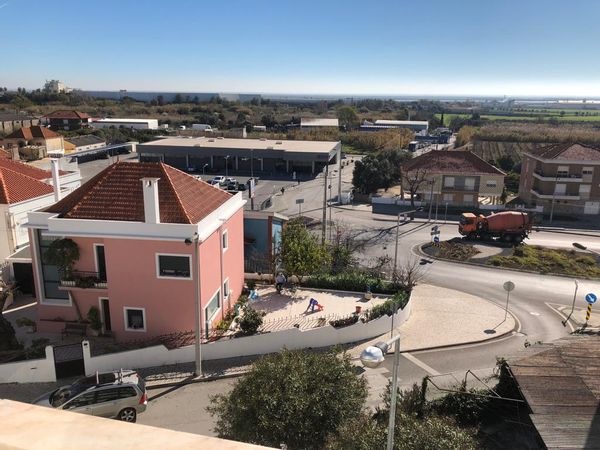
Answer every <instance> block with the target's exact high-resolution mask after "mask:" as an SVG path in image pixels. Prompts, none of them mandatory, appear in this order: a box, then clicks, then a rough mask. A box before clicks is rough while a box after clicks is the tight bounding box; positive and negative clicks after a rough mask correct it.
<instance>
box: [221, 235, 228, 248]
mask: <svg viewBox="0 0 600 450" xmlns="http://www.w3.org/2000/svg"><path fill="white" fill-rule="evenodd" d="M222 240H223V242H222V246H223V251H225V250H227V248H228V247H229V233H227V231H223V237H222Z"/></svg>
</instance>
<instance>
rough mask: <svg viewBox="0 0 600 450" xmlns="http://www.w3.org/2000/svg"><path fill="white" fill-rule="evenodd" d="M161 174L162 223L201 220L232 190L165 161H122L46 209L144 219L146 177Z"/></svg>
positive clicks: (62, 213)
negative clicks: (226, 190) (185, 171)
mask: <svg viewBox="0 0 600 450" xmlns="http://www.w3.org/2000/svg"><path fill="white" fill-rule="evenodd" d="M145 177H152V178H159V179H160V180H159V182H158V203H159V210H160V221H161V222H162V223H190V224H193V223H198V222H199V221H200V220H202V219H203V218H205V217H206V216H208V215H209V214H210V213H211V212H213V211H214V210H215V209H217V208H218V207H219V206H221V205H222V204H224V203H225V202H226V201H227V200H229V199H230V198H231V194H228V193H227V192H225V191H223V190H221V189H219V188H216V187H214V186H211V185H209V184H208V183H205V182H204V181H200V180H198V179H196V178H194V177H192V176H190V175H187V174H186V173H184V172H181V171H180V170H177V169H175V168H173V167H171V166H168V165H166V164H163V163H129V162H118V163H115V164H113V165H112V166H109V167H107V168H106V169H104V170H103V171H102V172H100V173H99V174H98V175H96V176H95V177H93V178H92V179H91V180H89V181H88V182H87V183H85V184H84V185H83V186H81V187H80V188H79V189H77V190H76V191H74V192H72V193H71V194H70V195H68V196H67V197H65V198H63V199H62V200H60V201H59V202H58V203H56V204H54V205H52V206H50V207H48V208H46V209H45V211H46V212H53V213H57V214H59V216H60V217H63V218H67V219H93V220H122V221H133V222H144V195H143V192H142V182H141V181H140V180H141V179H142V178H145Z"/></svg>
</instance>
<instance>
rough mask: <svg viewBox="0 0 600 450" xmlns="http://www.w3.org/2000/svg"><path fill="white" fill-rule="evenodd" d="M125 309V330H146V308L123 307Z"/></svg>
mask: <svg viewBox="0 0 600 450" xmlns="http://www.w3.org/2000/svg"><path fill="white" fill-rule="evenodd" d="M123 309H124V311H125V330H127V331H146V310H145V309H144V308H128V307H125V308H123Z"/></svg>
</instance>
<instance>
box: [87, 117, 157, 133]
mask: <svg viewBox="0 0 600 450" xmlns="http://www.w3.org/2000/svg"><path fill="white" fill-rule="evenodd" d="M90 125H91V126H92V127H94V128H110V127H115V128H120V127H123V128H132V129H135V130H158V119H119V118H116V117H115V118H105V119H93V120H92V123H91V124H90Z"/></svg>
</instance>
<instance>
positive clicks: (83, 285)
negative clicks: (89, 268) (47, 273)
mask: <svg viewBox="0 0 600 450" xmlns="http://www.w3.org/2000/svg"><path fill="white" fill-rule="evenodd" d="M60 287H62V288H67V289H68V288H80V289H107V288H108V283H107V282H106V275H104V274H100V273H98V272H83V271H73V272H71V273H70V274H69V275H66V276H64V277H62V278H61V280H60Z"/></svg>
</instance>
